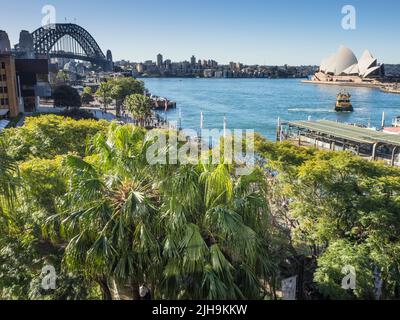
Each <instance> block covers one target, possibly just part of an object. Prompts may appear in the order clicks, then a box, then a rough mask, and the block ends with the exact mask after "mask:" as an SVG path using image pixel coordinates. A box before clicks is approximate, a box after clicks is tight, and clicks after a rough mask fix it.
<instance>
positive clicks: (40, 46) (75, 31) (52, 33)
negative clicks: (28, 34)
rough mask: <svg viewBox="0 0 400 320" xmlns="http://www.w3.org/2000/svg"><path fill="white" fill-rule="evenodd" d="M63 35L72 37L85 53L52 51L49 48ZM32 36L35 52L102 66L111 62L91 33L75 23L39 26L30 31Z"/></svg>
mask: <svg viewBox="0 0 400 320" xmlns="http://www.w3.org/2000/svg"><path fill="white" fill-rule="evenodd" d="M64 36H70V37H71V38H73V39H74V40H75V41H76V42H77V43H78V44H79V45H80V46H81V48H82V49H83V51H84V52H85V55H78V54H76V53H74V52H65V53H60V52H54V53H52V52H51V49H52V48H53V47H54V46H55V44H56V43H57V42H58V41H59V40H60V39H62V38H63V37H64ZM32 37H33V48H34V50H35V52H37V53H41V54H47V55H49V56H50V57H52V58H58V57H65V58H75V59H80V60H85V61H89V62H92V63H94V64H97V65H100V66H102V67H107V65H109V64H110V62H111V63H112V61H109V60H107V58H106V56H105V55H104V53H103V51H102V50H101V48H100V46H99V45H98V44H97V42H96V40H95V39H94V38H93V37H92V36H91V34H90V33H89V32H88V31H86V30H85V29H84V28H82V27H81V26H78V25H77V24H72V23H56V24H54V25H49V26H45V27H41V28H39V29H37V30H35V31H34V32H33V33H32Z"/></svg>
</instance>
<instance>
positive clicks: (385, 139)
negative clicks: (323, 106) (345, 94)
mask: <svg viewBox="0 0 400 320" xmlns="http://www.w3.org/2000/svg"><path fill="white" fill-rule="evenodd" d="M277 139H278V141H285V140H287V141H292V142H295V143H296V144H297V145H299V146H309V147H315V148H318V149H325V150H332V151H334V150H339V151H344V150H348V151H351V152H353V153H355V154H357V155H358V156H360V157H363V158H366V159H368V160H383V161H385V162H387V163H388V164H390V165H392V166H400V159H399V158H400V157H399V154H400V135H395V134H389V133H385V132H382V131H376V130H373V129H369V128H361V127H358V126H355V125H350V124H344V123H339V122H334V121H328V120H318V121H311V120H309V121H288V122H279V126H278V131H277Z"/></svg>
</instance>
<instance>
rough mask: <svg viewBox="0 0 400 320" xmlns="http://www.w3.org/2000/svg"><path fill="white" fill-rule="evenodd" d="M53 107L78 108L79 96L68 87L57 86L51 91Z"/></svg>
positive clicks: (79, 104)
mask: <svg viewBox="0 0 400 320" xmlns="http://www.w3.org/2000/svg"><path fill="white" fill-rule="evenodd" d="M53 99H54V106H56V107H61V108H67V109H69V108H80V107H81V105H82V101H81V96H80V95H79V92H78V90H76V89H75V88H72V87H70V86H68V85H65V84H63V85H60V86H57V87H56V88H55V89H54V91H53Z"/></svg>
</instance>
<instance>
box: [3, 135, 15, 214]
mask: <svg viewBox="0 0 400 320" xmlns="http://www.w3.org/2000/svg"><path fill="white" fill-rule="evenodd" d="M0 138H1V137H0ZM17 169H18V166H17V164H16V162H15V161H14V159H12V158H11V157H10V156H9V155H8V154H7V152H6V148H5V146H4V144H3V142H2V141H1V140H0V173H1V174H0V210H1V208H2V205H3V206H4V205H6V204H11V202H12V201H13V200H14V198H15V186H16V185H15V183H16V179H15V173H16V172H17Z"/></svg>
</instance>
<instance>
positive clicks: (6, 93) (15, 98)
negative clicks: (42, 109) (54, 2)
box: [0, 31, 51, 118]
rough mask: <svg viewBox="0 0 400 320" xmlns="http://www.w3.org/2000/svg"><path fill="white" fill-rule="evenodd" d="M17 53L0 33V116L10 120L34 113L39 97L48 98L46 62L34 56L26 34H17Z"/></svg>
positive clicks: (2, 32)
mask: <svg viewBox="0 0 400 320" xmlns="http://www.w3.org/2000/svg"><path fill="white" fill-rule="evenodd" d="M17 47H18V50H12V49H11V45H10V40H9V38H8V35H7V33H6V32H5V31H0V115H2V117H9V118H14V117H17V116H18V114H19V113H23V112H34V111H36V109H37V107H38V105H39V100H40V97H50V96H51V88H50V85H49V61H48V59H47V57H45V56H41V55H39V54H36V53H35V52H34V50H33V39H32V36H31V35H30V33H29V32H28V31H21V33H20V39H19V44H18V46H17Z"/></svg>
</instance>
